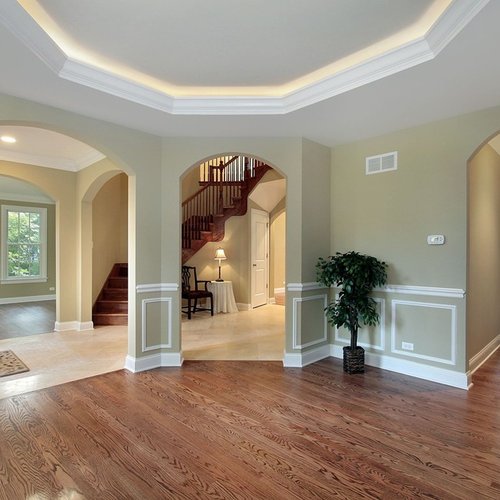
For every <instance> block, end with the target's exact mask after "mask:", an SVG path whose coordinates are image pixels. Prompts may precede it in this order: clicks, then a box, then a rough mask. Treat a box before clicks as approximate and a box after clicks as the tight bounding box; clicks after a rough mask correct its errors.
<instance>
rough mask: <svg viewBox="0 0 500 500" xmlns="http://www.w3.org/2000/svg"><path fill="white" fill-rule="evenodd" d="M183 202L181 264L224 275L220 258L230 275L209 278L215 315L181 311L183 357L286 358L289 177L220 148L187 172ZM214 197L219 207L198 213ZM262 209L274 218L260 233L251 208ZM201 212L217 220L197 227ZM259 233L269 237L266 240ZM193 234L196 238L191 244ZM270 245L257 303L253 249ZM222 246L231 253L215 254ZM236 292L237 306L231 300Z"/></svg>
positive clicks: (202, 273)
mask: <svg viewBox="0 0 500 500" xmlns="http://www.w3.org/2000/svg"><path fill="white" fill-rule="evenodd" d="M261 168H262V170H260V169H261ZM259 170H260V171H259ZM211 190H212V191H211ZM200 200H201V201H200ZM182 202H183V206H182V210H181V212H182V218H183V219H182V223H181V224H182V231H181V232H182V235H183V243H182V245H183V248H182V255H183V262H182V263H183V265H187V266H192V267H195V268H196V270H197V275H198V279H199V280H205V281H212V282H214V281H215V280H216V279H217V278H218V276H219V269H220V268H219V263H220V264H221V266H222V268H221V271H222V278H223V279H224V283H220V282H219V283H209V284H207V287H208V288H209V289H210V290H211V291H212V292H213V294H214V300H215V315H214V317H211V316H210V312H209V311H200V312H197V313H195V314H193V315H192V316H191V319H187V315H186V314H183V315H182V316H183V318H182V350H183V355H184V358H185V359H232V360H241V359H245V360H259V359H269V360H271V359H272V360H282V359H283V352H284V337H285V326H284V316H285V311H284V309H285V307H284V300H283V298H284V281H285V265H284V260H285V222H284V221H285V218H286V179H285V177H284V176H283V175H282V174H281V173H279V172H278V171H277V170H276V169H275V168H272V167H271V166H269V165H267V164H266V163H265V162H263V161H262V160H260V159H258V158H255V157H253V156H251V155H239V154H236V153H235V154H220V155H215V156H213V157H210V158H207V159H205V160H203V161H201V162H200V163H198V164H196V165H194V166H192V167H191V168H190V169H189V170H188V171H187V172H186V173H185V174H184V176H183V177H182ZM211 203H213V204H215V206H216V207H217V208H216V209H215V210H214V213H213V214H208V213H207V214H206V215H202V214H201V213H200V214H198V213H197V212H196V210H197V209H198V207H199V206H201V207H204V206H205V205H210V204H211ZM193 206H194V208H193ZM257 212H258V213H259V214H261V216H262V215H265V216H266V218H267V219H266V220H267V221H268V222H267V223H266V226H267V227H265V228H264V229H262V230H261V231H257V232H256V231H252V219H253V218H252V213H253V214H255V213H257ZM202 217H203V218H205V217H207V218H208V219H209V221H210V224H211V225H208V226H207V227H206V228H205V227H203V228H201V229H200V228H199V227H195V228H194V230H193V228H192V227H191V226H190V225H189V223H190V221H194V222H195V224H197V223H198V222H199V219H200V218H202ZM214 226H215V230H214ZM261 238H262V239H265V240H266V241H267V243H268V244H267V246H265V245H264V242H263V241H262V242H261V241H260V239H261ZM200 239H202V240H203V239H204V240H205V241H201V242H200ZM256 239H258V240H259V241H257V242H256ZM187 240H194V242H193V244H192V248H191V247H190V245H191V241H187ZM264 247H265V248H266V250H265V251H263V252H262V254H263V257H262V258H263V260H265V261H266V262H265V263H264V264H263V272H262V273H261V274H262V275H264V270H265V278H261V281H262V282H263V284H264V285H263V286H264V287H265V289H263V291H265V299H264V300H263V301H259V302H258V305H263V307H254V306H255V302H254V301H253V300H252V283H253V282H255V280H254V279H253V273H254V272H255V266H254V264H255V262H256V260H255V256H254V255H252V253H253V252H254V249H255V248H262V249H263V248H264ZM218 249H223V250H224V252H225V255H226V259H225V260H223V261H222V262H221V261H218V260H216V258H215V257H216V252H217V250H218ZM254 253H255V252H254ZM203 286H204V285H203ZM228 290H229V291H228ZM275 291H276V292H277V293H276V294H275ZM221 294H222V295H223V298H222V299H221V298H220V296H221ZM233 296H234V303H235V305H236V307H234V306H233V307H231V305H228V304H231V303H232V302H233V298H232V297H233ZM276 296H278V299H276ZM276 304H278V305H276ZM185 308H186V304H184V309H185Z"/></svg>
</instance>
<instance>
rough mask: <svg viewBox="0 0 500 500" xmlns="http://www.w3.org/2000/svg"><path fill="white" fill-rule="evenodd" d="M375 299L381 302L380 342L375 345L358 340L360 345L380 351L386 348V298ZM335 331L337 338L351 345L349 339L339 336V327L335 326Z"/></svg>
mask: <svg viewBox="0 0 500 500" xmlns="http://www.w3.org/2000/svg"><path fill="white" fill-rule="evenodd" d="M373 300H375V302H378V303H379V304H380V323H379V325H378V329H379V331H380V344H379V345H373V344H367V343H365V342H358V345H359V346H361V347H364V348H367V349H377V350H379V351H384V350H385V299H381V298H379V297H374V298H373ZM334 332H335V340H336V341H337V342H340V343H341V344H344V345H349V343H350V342H349V341H348V340H346V339H344V338H342V337H340V336H339V329H338V328H337V327H335V328H334Z"/></svg>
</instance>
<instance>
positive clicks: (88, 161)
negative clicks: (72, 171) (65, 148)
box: [75, 149, 106, 170]
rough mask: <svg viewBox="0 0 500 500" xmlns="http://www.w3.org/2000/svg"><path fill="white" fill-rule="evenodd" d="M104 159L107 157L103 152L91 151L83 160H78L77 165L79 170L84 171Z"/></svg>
mask: <svg viewBox="0 0 500 500" xmlns="http://www.w3.org/2000/svg"><path fill="white" fill-rule="evenodd" d="M104 158H106V157H105V156H104V155H103V154H102V153H101V152H99V151H97V150H95V149H94V150H93V151H89V153H88V154H87V155H85V156H83V157H82V158H78V159H76V160H75V165H76V168H77V170H83V169H84V168H87V167H90V165H93V164H94V163H96V162H98V161H100V160H102V159H104Z"/></svg>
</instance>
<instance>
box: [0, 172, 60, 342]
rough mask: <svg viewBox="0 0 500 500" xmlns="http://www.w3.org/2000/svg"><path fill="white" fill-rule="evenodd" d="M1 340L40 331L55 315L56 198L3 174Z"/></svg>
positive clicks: (47, 328) (0, 182)
mask: <svg viewBox="0 0 500 500" xmlns="http://www.w3.org/2000/svg"><path fill="white" fill-rule="evenodd" d="M0 186H1V188H0V211H1V218H0V232H1V236H0V246H1V248H0V255H1V259H0V262H1V269H0V280H1V283H2V286H1V287H0V309H1V311H0V312H1V314H0V339H12V338H19V337H24V336H31V335H36V334H42V333H46V332H49V331H52V330H53V329H54V324H55V319H56V300H55V299H56V294H55V289H56V255H55V243H56V235H55V230H56V227H55V219H56V205H55V201H54V200H53V199H52V198H51V197H50V196H47V195H46V194H45V193H44V192H43V191H41V190H40V189H39V188H38V187H37V186H36V185H35V184H32V183H29V182H26V181H24V180H19V179H17V178H14V177H7V176H2V175H0Z"/></svg>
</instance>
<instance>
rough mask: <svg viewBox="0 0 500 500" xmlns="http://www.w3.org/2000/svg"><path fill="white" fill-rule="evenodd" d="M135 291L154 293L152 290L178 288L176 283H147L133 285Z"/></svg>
mask: <svg viewBox="0 0 500 500" xmlns="http://www.w3.org/2000/svg"><path fill="white" fill-rule="evenodd" d="M135 289H136V291H137V293H154V292H177V291H178V290H179V284H178V283H148V284H145V285H137V286H136V287H135Z"/></svg>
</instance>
